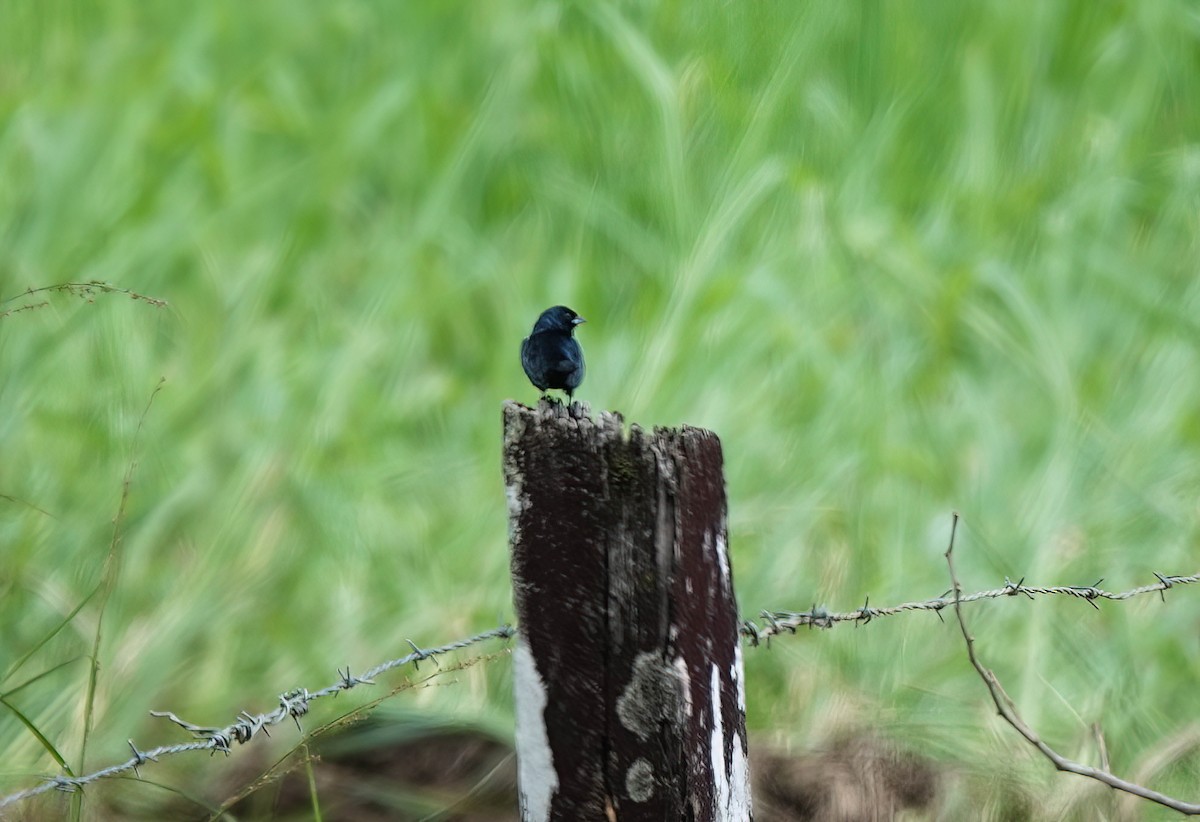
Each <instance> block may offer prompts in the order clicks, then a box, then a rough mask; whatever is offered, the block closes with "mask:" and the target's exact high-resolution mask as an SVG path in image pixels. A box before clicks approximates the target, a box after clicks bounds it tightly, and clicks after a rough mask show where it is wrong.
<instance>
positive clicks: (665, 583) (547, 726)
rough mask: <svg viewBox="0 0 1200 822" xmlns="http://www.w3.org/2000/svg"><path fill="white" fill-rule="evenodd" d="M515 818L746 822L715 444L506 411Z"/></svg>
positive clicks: (575, 414) (613, 422) (741, 719)
mask: <svg viewBox="0 0 1200 822" xmlns="http://www.w3.org/2000/svg"><path fill="white" fill-rule="evenodd" d="M504 478H505V486H506V491H507V494H508V509H509V541H510V544H511V547H512V578H513V599H514V601H515V605H516V611H517V622H518V626H519V628H518V631H519V638H518V642H517V646H516V649H515V651H514V690H515V696H516V713H517V734H516V736H517V758H518V780H519V789H520V796H521V818H522V819H523V820H531V821H533V820H550V819H554V820H560V819H561V820H592V819H600V820H603V819H620V820H623V821H624V820H641V819H645V820H664V819H667V820H675V819H692V820H745V819H750V818H751V813H750V793H749V790H750V789H749V769H748V765H747V743H746V723H745V689H744V684H743V677H742V655H741V645H740V643H739V638H738V616H737V607H736V603H735V601H734V595H733V579H732V574H731V572H730V567H729V555H728V551H727V547H726V524H725V481H724V475H723V473H722V457H721V443H720V440H718V439H717V437H716V435H715V434H713V433H711V432H709V431H704V430H702V429H698V428H689V427H684V428H682V429H655V431H654V432H653V433H652V434H647V433H645V432H644V431H642V430H641V429H640V428H638V427H637V426H634V427H633V428H632V429H631V430H630V431H629V433H628V435H626V434H625V433H624V431H623V428H622V421H621V418H620V417H619V416H618V415H614V414H608V413H604V414H601V415H600V417H599V419H598V420H594V421H593V420H591V419H588V418H587V415H586V406H582V405H580V404H576V405H575V406H573V407H572V409H571V410H568V409H567V408H565V407H563V406H561V405H558V404H554V403H549V402H546V401H544V400H543V401H542V402H541V403H540V404H539V405H538V407H537V408H536V409H534V408H528V407H526V406H523V405H519V404H517V403H515V402H507V403H505V406H504Z"/></svg>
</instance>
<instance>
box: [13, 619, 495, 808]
mask: <svg viewBox="0 0 1200 822" xmlns="http://www.w3.org/2000/svg"><path fill="white" fill-rule="evenodd" d="M515 634H516V629H515V628H513V626H511V625H501V626H500V627H498V628H493V629H492V630H490V631H484V632H483V633H481V634H475V635H474V636H469V637H466V638H464V639H460V640H458V641H456V642H450V643H447V644H446V645H439V646H438V647H436V648H417V646H416V645H413V643H412V642H411V641H410V642H409V645H412V647H413V648H414V649H415V650H414V651H413V653H411V654H406V655H405V656H402V657H398V658H397V659H393V660H390V661H388V662H384V663H382V664H380V665H376V666H375V667H374V668H371V669H370V670H369V671H367V672H366V673H365V674H363V675H362V676H351V675H350V669H349V668H346V670H345V672H343V671H341V670H338V672H337V673H338V681H337V682H334V683H333V684H332V685H328V686H326V687H324V688H322V689H321V690H319V691H309V690H308V689H306V688H298V689H296V690H292V691H288V692H286V693H284V694H280V696H279V707H277V708H276V709H275V710H273V711H270V712H269V713H264V714H251V713H248V712H246V711H242V712H240V713H239V714H238V716H237V718H236V719H235V720H234V721H233V722H232V723H231V724H229V725H226V726H225V727H223V728H217V727H210V726H207V725H196V724H193V723H191V722H188V721H187V720H184V719H180V718H179V717H178V716H176V715H175V714H174V713H173V712H171V711H151V712H150V715H151V716H157V717H162V718H164V719H167V720H169V721H170V722H173V723H175V724H176V725H178V726H179V727H181V728H183V729H184V730H185V731H187V732H188V733H190V734H192V736H194V737H195V738H196V741H194V742H186V743H183V744H179V745H163V746H161V747H158V748H152V749H151V750H148V751H141V750H138V748H137V747H136V746H135V745H134V744H133V740H129V747H130V749H131V750H132V751H133V756H132V757H130V758H129V759H127V760H126V761H124V762H121V763H118V764H116V765H111V766H109V767H107V768H104V769H103V770H99V771H96V772H95V773H90V774H87V775H86V776H77V777H76V776H65V775H62V774H60V775H57V776H52V777H47V778H46V780H45V782H43V783H42V784H41V785H38V786H36V787H33V788H27V789H26V790H23V791H18V792H17V793H14V794H9V795H8V796H5V797H0V808H5V807H7V806H9V805H12V804H15V803H17V802H20V801H22V800H24V799H29V798H31V797H34V796H37V795H39V794H43V793H47V792H49V791H54V790H58V791H66V792H73V791H77V790H81V789H82V788H83V787H84V786H85V785H89V784H91V783H93V782H96V781H97V780H100V779H105V778H107V777H112V776H117V775H119V774H123V773H128V772H129V771H134V772H135V773H137V770H138V767H139V766H142V765H145V764H147V763H149V762H157V761H158V760H159V759H160V758H162V757H164V756H171V755H173V754H179V753H184V752H185V751H208V752H209V753H210V754H215V753H223V754H225V755H227V756H228V755H229V753H230V746H231V744H232V743H233V742H237V743H238V744H241V745H244V744H246V743H247V742H249V741H250V740H251V739H253V738H254V736H255V735H256V734H257V733H258V732H259V731H262V732H263V733H264V734H268V735H269V733H268V731H267V728H269V727H271V726H273V725H278V724H279V723H281V722H284V721H285V720H287V719H288V718H289V717H290V718H291V719H293V720H294V721H295V723H296V727H297V728H298V729H300V730H301V732H303V729H302V728H300V717H302V716H304V715H305V714H307V713H308V711H309V707H310V703H311V702H312V701H313V700H315V699H322V698H324V697H327V696H334V697H336V696H337V695H338V694H339V693H341V692H342V691H348V690H350V689H351V688H354V687H357V686H359V685H373V684H375V683H374V679H375V677H377V676H379V675H380V674H382V673H386V672H387V671H391V670H393V669H395V668H400V667H403V666H405V665H408V664H410V663H411V664H412V665H413V666H414V667H415V666H416V664H417V662H419V661H421V660H425V659H432V660H435V661H436V659H437V657H439V656H441V655H442V654H448V653H450V652H451V651H457V650H460V649H462V648H467V647H469V646H471V645H475V644H476V643H479V642H483V641H485V640H488V639H511V638H512V637H513V636H514V635H515ZM138 776H140V774H138Z"/></svg>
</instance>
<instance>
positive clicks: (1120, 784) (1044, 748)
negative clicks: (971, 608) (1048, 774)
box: [945, 512, 1200, 816]
mask: <svg viewBox="0 0 1200 822" xmlns="http://www.w3.org/2000/svg"><path fill="white" fill-rule="evenodd" d="M957 531H958V513H957V512H955V514H954V520H953V522H952V524H951V526H950V546H949V547H948V548H947V549H946V553H945V557H946V566H947V567H948V568H949V570H950V582H951V583H952V584H953V586H954V587H953V591H954V599H953V600H952V602H953V604H954V616H955V617H957V619H958V627H959V628H960V629H961V630H962V635H963V642H965V643H966V646H967V658H968V659H970V660H971V666H972V667H973V668H975V672H976V673H977V674H979V678H980V679H982V680H983V684H984V685H986V686H987V689H988V693H989V694H991V697H992V702H993V703H995V705H996V710H997V711H998V712H999V713H1000V716H1001V717H1002V718H1003V719H1004V721H1005V722H1007V723H1008V724H1009V725H1011V726H1013V728H1015V729H1016V731H1017V733H1019V734H1020V735H1021V736H1023V737H1024V738H1025V741H1026V742H1028V743H1029V744H1030V745H1032V746H1033V747H1035V748H1037V749H1038V751H1039V752H1040V753H1041V754H1042V756H1044V757H1046V758H1047V759H1049V760H1050V761H1051V762H1052V763H1053V764H1054V767H1055V768H1057V769H1058V770H1060V771H1067V772H1068V773H1074V774H1079V775H1080V776H1086V777H1088V778H1089V779H1094V780H1096V781H1097V782H1101V783H1103V784H1105V785H1108V786H1109V787H1110V788H1113V789H1115V790H1118V791H1122V792H1124V793H1127V794H1130V795H1132V796H1137V797H1140V798H1142V799H1146V800H1149V801H1151V802H1157V803H1158V804H1159V805H1163V806H1165V807H1168V808H1171V809H1172V810H1175V811H1179V812H1180V813H1183V814H1188V815H1190V816H1195V815H1197V814H1200V803H1195V802H1185V801H1184V800H1182V799H1176V798H1175V797H1173V796H1168V795H1167V794H1165V793H1160V792H1158V791H1155V790H1151V789H1150V788H1147V787H1145V786H1144V785H1139V784H1137V783H1136V782H1130V781H1129V780H1127V779H1122V778H1121V777H1119V776H1116V775H1115V774H1113V773H1111V772H1110V771H1109V770H1108V764H1107V762H1105V761H1104V760H1107V759H1108V752H1107V749H1106V748H1105V747H1104V738H1103V737H1102V736H1101V735H1100V731H1099V726H1093V728H1094V729H1095V730H1096V735H1097V738H1098V739H1099V741H1100V750H1101V760H1102V763H1103V767H1100V768H1093V767H1091V766H1090V765H1084V764H1083V763H1081V762H1076V761H1074V760H1072V759H1067V758H1066V757H1065V756H1063V755H1062V754H1060V753H1059V752H1058V751H1056V750H1054V749H1053V748H1051V747H1050V746H1049V745H1047V744H1046V743H1045V741H1043V740H1042V738H1041V737H1040V736H1038V734H1037V731H1035V730H1033V728H1031V727H1029V726H1028V725H1027V724H1025V720H1024V719H1022V718H1021V715H1020V714H1019V713H1018V712H1017V706H1016V703H1015V702H1013V701H1012V697H1010V696H1009V695H1008V693H1007V692H1006V691H1005V690H1004V686H1003V685H1001V684H1000V680H999V679H998V678H997V677H996V673H995V671H993V670H992V669H990V668H988V667H986V666H985V665H984V664H983V663H982V662H980V661H979V656H978V655H977V654H976V652H975V637H973V636H972V635H971V632H970V631H969V630H967V623H966V620H964V619H963V613H962V604H963V603H964V602H966V598H965V597H963V596H962V586H961V585H960V584H959V582H958V574H956V573H955V571H954V535H955V533H956V532H957ZM1155 576H1157V577H1158V579H1159V585H1147V586H1144V588H1137V589H1134V590H1133V591H1126V592H1125V593H1124V594H1114V595H1104V592H1103V591H1098V589H1097V588H1096V586H1094V585H1093V586H1090V587H1089V588H1088V589H1087V590H1089V591H1098V593H1097V594H1096V597H1099V598H1101V599H1129V597H1131V596H1137V595H1138V594H1145V593H1149V592H1151V591H1164V590H1166V589H1167V588H1170V587H1171V586H1172V585H1175V584H1180V583H1181V581H1182V580H1184V579H1186V580H1187V581H1188V582H1195V581H1196V579H1195V578H1194V577H1191V578H1187V577H1161V576H1159V575H1158V574H1155ZM1100 582H1103V580H1101V581H1100ZM1099 584H1100V583H1099V582H1097V583H1096V585H1099ZM1019 585H1020V583H1018V587H1019ZM1096 597H1088V600H1087V601H1088V602H1089V603H1090V604H1092V605H1095V604H1096V603H1095V602H1093V601H1092V600H1093V599H1095V598H1096Z"/></svg>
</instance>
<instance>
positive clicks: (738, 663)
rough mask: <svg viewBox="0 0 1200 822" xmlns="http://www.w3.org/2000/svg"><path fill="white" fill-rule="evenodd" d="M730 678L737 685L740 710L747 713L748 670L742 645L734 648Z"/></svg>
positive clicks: (739, 644)
mask: <svg viewBox="0 0 1200 822" xmlns="http://www.w3.org/2000/svg"><path fill="white" fill-rule="evenodd" d="M729 676H730V678H731V679H732V680H733V681H734V682H735V683H736V684H737V700H738V710H739V711H741V712H742V713H743V714H745V713H746V669H745V668H744V667H743V666H742V643H740V642H739V643H738V644H737V645H734V646H733V670H732V671H730V672H729Z"/></svg>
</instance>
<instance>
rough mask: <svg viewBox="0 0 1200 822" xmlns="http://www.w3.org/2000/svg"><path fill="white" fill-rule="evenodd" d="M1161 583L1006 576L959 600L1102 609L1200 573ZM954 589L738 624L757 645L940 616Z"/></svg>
mask: <svg viewBox="0 0 1200 822" xmlns="http://www.w3.org/2000/svg"><path fill="white" fill-rule="evenodd" d="M1154 576H1155V577H1157V578H1158V582H1155V583H1151V584H1150V585H1143V586H1141V587H1140V588H1133V589H1131V590H1128V591H1122V592H1121V593H1113V592H1111V591H1105V590H1104V589H1103V588H1101V587H1100V583H1102V582H1104V580H1103V579H1099V580H1096V582H1095V583H1093V584H1091V585H1050V586H1042V585H1026V584H1025V578H1024V577H1022V578H1021V579H1019V580H1017V581H1016V582H1013V581H1012V580H1010V579H1008V578H1007V577H1005V579H1004V585H1003V587H1000V588H993V589H991V590H989V591H977V592H975V593H973V594H963V595H962V597H961V598H960V599H959V600H957V603H959V604H961V603H965V602H977V601H979V600H981V599H997V598H999V597H1015V596H1024V597H1027V598H1029V599H1035V598H1037V597H1039V596H1053V595H1055V594H1059V595H1062V596H1069V597H1075V598H1076V599H1082V600H1083V601H1084V602H1086V603H1087V604H1088V605H1091V606H1092V607H1093V608H1095V609H1097V610H1099V609H1100V606H1099V605H1097V604H1096V601H1097V600H1101V599H1106V600H1109V601H1113V602H1120V601H1123V600H1126V599H1132V598H1133V597H1136V596H1141V595H1143V594H1151V593H1155V592H1158V594H1159V595H1160V596H1162V597H1163V599H1164V600H1165V599H1166V594H1165V593H1163V592H1164V591H1166V590H1167V589H1168V588H1173V587H1175V586H1176V585H1191V584H1193V583H1197V582H1200V573H1197V574H1191V575H1190V576H1166V575H1164V574H1159V573H1155V574H1154ZM953 593H954V591H953V590H950V591H947V592H946V593H944V594H942V595H941V596H940V597H934V598H933V599H926V600H921V601H920V602H904V603H901V604H900V605H892V606H890V607H886V608H881V607H872V606H871V600H870V598H869V597H868V598H867V600H866V602H864V603H863V605H862V607H861V608H856V609H854V610H853V611H842V612H830V611H827V610H826V609H825V608H823V607H817V606H816V605H814V606H813V607H812V608H811V609H809V610H807V611H763V612H762V613H761V614H759V619H761V620H762V621H763V623H764V624H763V625H761V626H760V625H758V624H757V623H755V622H754V621H753V620H749V619H747V620H743V622H742V624H741V626H740V627H739V629H738V630H739V633H741V635H742V636H743V637H745V638H746V639H747V640H748V641H749V643H750V644H751V645H758V644H759V643H760V642H762V641H763V640H767V641H769V640H770V639H771V637H773V636H777V635H778V634H782V633H784V632H785V631H786V632H788V633H792V634H794V633H796V629H797V628H800V627H804V626H808V627H809V628H832V627H833V626H834V625H836V624H837V623H839V622H853V623H856V624H861V625H866V624H867V623H869V622H870V621H871V620H873V619H877V618H879V617H887V616H895V615H896V614H902V613H905V612H907V611H933V612H934V613H935V614H937V615H938V618H939V619H941V616H942V614H941V611H942V609H943V608H949V607H951V606H953V605H955V604H956V600H955V598H954V596H953Z"/></svg>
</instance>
